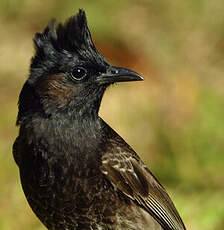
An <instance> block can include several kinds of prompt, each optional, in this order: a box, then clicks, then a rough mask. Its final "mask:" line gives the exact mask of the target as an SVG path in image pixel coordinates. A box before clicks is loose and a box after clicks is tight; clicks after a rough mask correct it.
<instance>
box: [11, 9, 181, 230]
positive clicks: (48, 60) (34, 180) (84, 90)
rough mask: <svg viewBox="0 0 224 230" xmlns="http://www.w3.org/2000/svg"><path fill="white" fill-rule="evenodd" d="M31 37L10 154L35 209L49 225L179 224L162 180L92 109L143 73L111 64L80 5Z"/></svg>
mask: <svg viewBox="0 0 224 230" xmlns="http://www.w3.org/2000/svg"><path fill="white" fill-rule="evenodd" d="M34 43H35V48H36V53H35V56H34V57H33V59H32V63H31V69H30V76H29V78H28V79H27V81H26V82H25V84H24V86H23V88H22V91H21V93H20V97H19V103H18V106H19V112H18V118H17V125H19V126H20V131H19V136H18V137H17V139H16V141H15V143H14V146H13V155H14V158H15V161H16V163H17V165H18V166H19V169H20V178H21V183H22V187H23V190H24V193H25V195H26V198H27V200H28V202H29V204H30V206H31V208H32V210H33V211H34V212H35V214H36V215H37V217H38V218H39V219H40V220H41V221H42V222H43V224H44V225H45V226H46V227H47V228H48V229H50V230H87V229H89V230H90V229H91V230H112V229H113V230H115V229H122V230H124V229H126V230H127V229H128V230H134V229H138V230H143V229H144V230H146V229H151V230H156V229H164V230H171V229H172V230H183V229H185V227H184V224H183V222H182V220H181V218H180V216H179V214H178V212H177V210H176V208H175V207H174V205H173V203H172V201H171V199H170V198H169V196H168V194H167V193H166V191H165V189H164V188H163V187H162V185H161V184H160V183H159V182H158V180H157V179H156V178H155V177H154V176H153V174H152V173H151V172H150V171H149V169H148V168H147V167H146V166H145V165H144V163H143V162H142V161H141V160H140V158H139V157H138V155H137V154H136V153H135V151H134V150H133V149H132V148H131V147H130V146H129V145H128V144H127V143H126V142H125V141H124V140H123V139H122V138H121V137H120V136H119V135H118V134H117V133H116V132H115V131H114V130H113V129H112V128H111V127H109V126H108V125H107V124H106V123H105V122H104V121H103V120H102V119H101V118H100V117H99V116H98V111H99V107H100V103H101V100H102V97H103V94H104V91H105V90H106V88H107V87H108V86H109V85H111V84H113V83H114V82H122V81H138V80H143V78H142V77H141V76H140V75H139V74H137V73H136V72H133V71H131V70H128V69H125V68H120V67H114V66H111V65H109V63H108V62H107V61H106V60H105V58H104V57H103V56H102V55H101V54H100V53H99V52H98V51H97V50H96V48H95V46H94V44H93V42H92V39H91V35H90V32H89V29H88V27H87V20H86V16H85V12H84V11H82V10H80V11H79V13H78V14H77V15H75V16H73V17H71V18H70V19H69V20H68V21H67V22H66V23H65V24H57V23H56V21H52V22H51V23H50V24H49V26H48V27H47V28H46V29H45V30H44V32H43V33H37V34H36V35H35V38H34Z"/></svg>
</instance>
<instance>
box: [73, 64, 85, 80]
mask: <svg viewBox="0 0 224 230" xmlns="http://www.w3.org/2000/svg"><path fill="white" fill-rule="evenodd" d="M86 75H87V70H86V69H85V68H83V67H75V68H74V69H73V70H72V72H71V77H72V78H73V79H75V80H77V81H80V80H82V79H83V78H85V76H86Z"/></svg>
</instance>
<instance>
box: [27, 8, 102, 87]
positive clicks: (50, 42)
mask: <svg viewBox="0 0 224 230" xmlns="http://www.w3.org/2000/svg"><path fill="white" fill-rule="evenodd" d="M34 44H35V49H36V53H35V56H34V57H33V59H32V63H31V78H30V79H29V81H30V83H32V82H33V81H35V79H37V77H38V76H37V75H39V76H40V75H43V74H47V73H52V72H55V69H57V68H58V67H59V66H58V65H60V60H64V61H67V60H68V59H69V58H70V59H71V58H73V57H77V59H79V60H84V61H91V62H94V63H99V64H107V61H106V60H105V59H104V57H103V56H102V55H101V54H100V53H99V52H98V51H97V49H96V47H95V45H94V43H93V41H92V38H91V34H90V31H89V28H88V25H87V19H86V14H85V12H84V11H83V10H81V9H80V10H79V12H78V14H76V15H74V16H72V17H70V18H69V19H68V20H67V21H66V22H65V23H64V24H62V23H58V22H57V21H56V20H55V19H53V20H52V21H51V22H50V23H49V24H48V26H47V27H46V28H45V30H44V31H43V32H42V33H36V35H35V37H34ZM56 65H57V66H56ZM62 65H63V64H62ZM34 69H35V76H32V75H33V74H32V72H34V71H33V70H34ZM38 72H39V74H37V73H38Z"/></svg>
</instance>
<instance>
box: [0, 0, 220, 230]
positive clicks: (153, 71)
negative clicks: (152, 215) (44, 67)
mask: <svg viewBox="0 0 224 230" xmlns="http://www.w3.org/2000/svg"><path fill="white" fill-rule="evenodd" d="M79 8H83V9H84V10H86V13H87V17H88V22H89V27H90V30H91V32H92V36H93V40H94V41H95V43H96V46H97V47H98V49H99V50H100V51H101V52H102V53H103V55H104V56H105V57H106V58H107V59H108V60H109V61H110V62H111V63H112V64H113V65H120V66H123V67H127V68H130V69H133V70H135V71H136V72H139V73H140V74H142V75H143V76H144V77H145V81H144V82H134V83H122V84H117V85H115V86H112V87H110V88H109V90H108V91H107V92H106V94H105V97H104V99H103V102H102V106H101V110H100V114H101V116H102V117H103V118H104V120H106V121H107V122H108V123H109V124H110V125H111V126H112V127H113V128H114V129H115V130H116V131H117V132H118V133H119V134H120V135H121V136H122V137H124V138H125V140H126V141H127V142H128V143H129V144H130V145H131V146H132V147H133V148H134V149H135V150H136V152H137V153H138V154H139V155H140V156H141V158H142V159H143V160H144V162H145V163H146V164H147V165H148V166H149V167H150V169H151V170H152V171H153V172H154V174H155V175H156V176H157V178H158V179H159V180H160V181H161V182H162V184H164V186H165V187H166V188H167V190H168V192H169V194H170V196H171V197H172V199H173V201H174V203H175V205H176V207H177V209H178V210H179V212H180V214H181V216H182V217H183V220H184V222H185V224H186V226H187V229H188V230H200V229H202V230H223V229H224V173H223V172H224V155H223V151H224V76H223V70H224V15H223V12H224V4H223V0H215V1H211V0H197V1H195V0H194V1H193V0H188V1H179V0H173V1H165V0H157V1H153V0H123V1H117V0H107V1H106V0H104V1H103V0H95V1H93V0H79V1H75V0H64V1H62V0H48V1H44V0H17V1H16V0H1V1H0V230H11V229H16V230H30V229H32V230H40V229H45V227H44V226H43V225H42V224H41V223H40V222H39V220H38V219H37V218H36V217H35V215H34V214H33V213H32V211H31V209H30V208H29V206H28V204H27V202H26V200H25V197H24V195H23V192H22V189H21V185H20V182H19V174H18V168H17V167H16V164H15V163H14V160H13V157H12V153H11V148H12V144H13V141H14V139H15V137H16V135H17V133H18V128H16V127H15V121H16V115H17V105H16V104H17V100H18V94H19V92H20V90H21V87H22V85H23V83H24V81H25V79H26V78H27V76H28V74H29V63H30V58H31V57H32V55H33V51H34V50H33V44H32V38H33V36H34V33H35V32H40V31H42V30H43V28H44V26H46V24H47V23H48V22H49V20H50V19H51V18H53V17H55V18H57V19H58V20H59V21H60V20H62V21H64V20H65V19H66V18H68V17H69V16H71V15H73V14H75V13H77V11H78V9H79Z"/></svg>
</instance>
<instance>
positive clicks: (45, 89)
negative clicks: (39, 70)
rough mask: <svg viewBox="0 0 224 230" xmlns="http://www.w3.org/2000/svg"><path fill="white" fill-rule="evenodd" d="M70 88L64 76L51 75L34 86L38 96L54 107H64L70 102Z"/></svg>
mask: <svg viewBox="0 0 224 230" xmlns="http://www.w3.org/2000/svg"><path fill="white" fill-rule="evenodd" d="M71 87H72V86H70V85H69V84H67V81H66V78H65V75H64V74H53V75H48V76H45V77H43V78H41V79H40V80H39V81H38V82H37V85H36V90H37V92H38V94H39V95H40V96H41V97H42V98H43V99H47V100H50V101H51V102H53V103H54V104H55V105H56V106H58V107H62V106H66V105H67V104H68V103H69V101H70V100H71V94H72V88H71Z"/></svg>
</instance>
